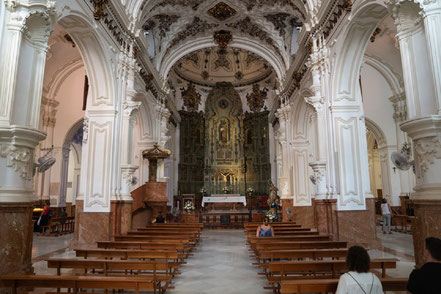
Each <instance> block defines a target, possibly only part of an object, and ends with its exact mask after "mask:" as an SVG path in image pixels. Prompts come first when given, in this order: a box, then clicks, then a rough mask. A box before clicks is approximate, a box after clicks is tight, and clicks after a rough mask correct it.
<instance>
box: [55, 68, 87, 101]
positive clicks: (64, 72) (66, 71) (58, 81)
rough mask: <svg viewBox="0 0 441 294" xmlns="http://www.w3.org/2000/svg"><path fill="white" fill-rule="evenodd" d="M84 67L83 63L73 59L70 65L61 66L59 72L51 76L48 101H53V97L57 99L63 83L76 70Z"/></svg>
mask: <svg viewBox="0 0 441 294" xmlns="http://www.w3.org/2000/svg"><path fill="white" fill-rule="evenodd" d="M82 67H84V64H83V61H82V60H81V59H73V60H72V61H71V62H70V63H68V64H67V65H65V66H63V68H61V69H60V70H58V71H56V72H55V73H54V74H53V76H52V80H51V81H50V82H49V84H48V87H47V88H48V89H49V91H48V94H47V98H48V99H49V100H55V97H57V94H58V91H59V90H60V88H61V86H62V85H63V83H64V81H65V80H66V79H67V78H68V77H69V76H70V75H71V74H72V73H73V72H75V71H76V70H78V69H80V68H82Z"/></svg>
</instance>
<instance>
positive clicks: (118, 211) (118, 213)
mask: <svg viewBox="0 0 441 294" xmlns="http://www.w3.org/2000/svg"><path fill="white" fill-rule="evenodd" d="M110 211H111V218H112V236H115V235H121V234H127V232H128V231H130V230H131V228H132V201H123V200H112V201H110Z"/></svg>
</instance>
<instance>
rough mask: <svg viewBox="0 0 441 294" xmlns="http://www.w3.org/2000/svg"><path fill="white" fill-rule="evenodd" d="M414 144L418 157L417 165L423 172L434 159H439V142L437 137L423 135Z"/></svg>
mask: <svg viewBox="0 0 441 294" xmlns="http://www.w3.org/2000/svg"><path fill="white" fill-rule="evenodd" d="M414 144H415V152H416V154H417V157H418V160H417V162H418V165H419V167H420V168H421V172H422V174H424V173H425V172H426V171H427V170H428V169H429V166H430V165H432V164H434V163H435V159H441V144H440V140H439V138H438V137H425V138H423V139H419V140H417V141H416V142H414Z"/></svg>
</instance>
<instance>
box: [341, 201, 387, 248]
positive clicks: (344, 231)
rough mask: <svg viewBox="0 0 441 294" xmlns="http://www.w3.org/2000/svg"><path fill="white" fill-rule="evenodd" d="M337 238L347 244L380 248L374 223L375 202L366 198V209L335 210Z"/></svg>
mask: <svg viewBox="0 0 441 294" xmlns="http://www.w3.org/2000/svg"><path fill="white" fill-rule="evenodd" d="M337 216H338V219H337V223H338V234H339V239H340V240H342V241H348V242H349V246H351V245H360V246H363V247H365V248H369V249H379V248H381V241H380V239H379V238H377V231H376V223H375V203H374V199H373V198H369V199H366V210H356V211H355V210H353V211H337Z"/></svg>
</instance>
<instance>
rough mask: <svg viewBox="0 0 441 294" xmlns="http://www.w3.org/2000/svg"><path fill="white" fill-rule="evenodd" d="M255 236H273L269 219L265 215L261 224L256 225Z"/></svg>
mask: <svg viewBox="0 0 441 294" xmlns="http://www.w3.org/2000/svg"><path fill="white" fill-rule="evenodd" d="M256 237H274V230H273V227H272V226H271V225H270V224H269V219H268V218H267V217H266V218H265V219H264V221H263V225H260V226H258V227H257V230H256Z"/></svg>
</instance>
